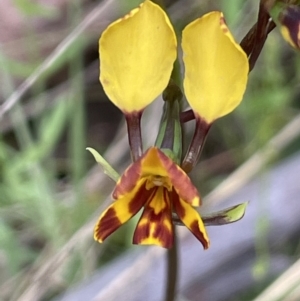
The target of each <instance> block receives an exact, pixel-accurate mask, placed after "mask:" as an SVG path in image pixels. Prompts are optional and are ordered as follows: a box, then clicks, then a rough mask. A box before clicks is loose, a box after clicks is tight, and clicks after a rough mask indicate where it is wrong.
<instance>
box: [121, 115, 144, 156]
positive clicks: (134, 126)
mask: <svg viewBox="0 0 300 301" xmlns="http://www.w3.org/2000/svg"><path fill="white" fill-rule="evenodd" d="M141 117H142V112H141V111H139V112H134V113H130V114H125V118H126V122H127V131H128V140H129V145H130V150H131V157H132V161H133V162H135V161H136V160H137V159H138V158H139V157H140V156H141V155H142V153H143V145H142V135H141Z"/></svg>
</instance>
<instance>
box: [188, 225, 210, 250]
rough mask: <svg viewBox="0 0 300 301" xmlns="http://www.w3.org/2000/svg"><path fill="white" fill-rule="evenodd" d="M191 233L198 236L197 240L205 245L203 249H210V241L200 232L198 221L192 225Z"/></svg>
mask: <svg viewBox="0 0 300 301" xmlns="http://www.w3.org/2000/svg"><path fill="white" fill-rule="evenodd" d="M190 231H191V232H192V233H193V234H194V235H195V236H196V238H197V239H198V240H199V241H200V242H201V243H202V245H203V248H204V249H208V247H209V241H208V240H206V239H205V238H204V236H203V233H202V232H200V230H199V226H198V221H194V222H193V223H192V224H191V229H190Z"/></svg>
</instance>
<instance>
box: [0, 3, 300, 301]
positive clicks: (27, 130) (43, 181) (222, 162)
mask: <svg viewBox="0 0 300 301" xmlns="http://www.w3.org/2000/svg"><path fill="white" fill-rule="evenodd" d="M108 2H109V5H108V4H107V3H108ZM140 2H141V1H137V0H135V1H130V0H114V1H99V0H98V1H95V0H85V1H83V0H75V1H74V0H73V1H70V0H57V1H35V2H33V1H31V0H14V1H10V0H2V1H1V3H0V19H1V20H2V23H3V25H2V26H1V29H0V43H1V44H0V45H1V46H0V85H1V90H0V97H1V103H2V104H3V103H4V104H7V101H8V100H10V99H12V95H13V96H15V98H16V100H17V101H16V102H15V104H14V105H13V106H9V107H8V109H7V110H5V112H3V111H1V110H0V118H1V120H0V131H1V140H0V170H1V174H0V175H1V182H0V300H18V298H19V296H21V295H22V294H23V293H24V292H26V289H28V288H29V287H30V283H31V281H32V279H31V278H30V277H31V275H33V273H34V272H35V271H37V270H39V269H41V268H42V267H44V266H47V264H51V258H53V256H57V254H60V253H59V252H61V251H62V250H66V249H67V250H68V251H67V252H66V253H64V254H65V255H64V256H65V257H64V258H63V259H62V261H61V265H60V267H59V269H58V270H57V271H56V272H55V275H54V276H51V277H50V278H49V281H48V282H47V285H45V288H44V289H43V290H42V291H41V292H40V293H39V294H40V295H38V299H36V300H50V299H51V298H52V297H53V296H55V295H56V294H59V293H61V292H63V291H64V290H66V289H67V288H68V287H70V286H72V285H74V284H75V283H78V282H80V281H81V280H82V279H84V278H86V277H88V276H89V275H92V274H93V272H94V271H95V270H96V269H99V268H101V266H102V265H103V264H106V263H107V262H108V261H110V260H112V259H114V258H115V257H117V256H122V254H123V253H124V251H126V250H128V249H129V248H131V237H132V229H133V227H134V224H132V223H129V224H128V225H126V226H125V227H123V228H122V229H120V230H119V231H118V232H117V233H116V234H114V235H112V237H111V238H110V239H109V240H108V241H107V242H106V243H105V244H103V245H99V244H96V243H94V242H93V239H92V232H91V231H86V229H88V230H90V227H87V223H88V222H89V220H90V218H91V217H92V216H94V214H95V215H96V213H97V212H99V211H97V210H99V209H98V208H99V206H100V204H101V203H102V202H103V201H104V200H105V199H106V198H107V196H109V194H110V191H111V190H112V188H113V185H114V183H113V182H112V181H110V180H108V179H107V178H106V177H105V176H104V175H103V174H102V171H101V169H100V168H99V167H97V166H95V162H94V160H93V158H92V156H91V155H90V154H89V153H88V152H87V151H86V150H85V148H86V147H87V146H90V147H93V148H95V149H97V150H98V151H99V152H100V153H102V154H106V155H105V157H106V158H107V159H108V160H109V161H110V162H111V163H113V164H114V167H115V168H116V170H118V171H119V172H120V173H121V172H122V170H124V167H125V166H126V164H128V162H129V149H128V147H127V146H126V144H124V145H125V147H122V148H120V147H119V148H117V149H116V148H114V145H116V143H117V142H120V138H118V137H124V135H125V131H124V118H123V117H122V115H121V113H120V112H119V111H118V110H117V109H116V108H115V107H114V106H113V105H112V104H111V103H110V102H109V101H108V99H107V98H106V96H105V94H104V92H103V90H102V88H101V85H100V83H99V80H98V76H99V74H98V73H99V66H98V65H99V63H98V39H99V36H100V34H101V31H102V30H103V29H104V28H105V26H106V25H107V24H109V23H110V22H111V21H113V20H115V19H116V18H118V17H119V16H121V15H123V14H125V13H126V12H128V10H129V9H131V8H133V7H135V6H136V5H137V4H138V3H140ZM161 2H164V4H165V5H166V7H167V10H168V12H169V13H170V18H171V20H172V22H173V24H174V25H175V28H176V30H177V33H178V34H180V31H181V29H183V27H184V26H185V25H186V24H187V23H188V22H189V21H191V20H193V19H195V18H196V17H198V16H201V15H203V14H204V13H206V12H208V11H210V10H215V9H216V10H221V11H223V12H224V14H225V18H226V21H227V23H228V25H229V27H230V29H231V30H232V32H233V34H234V36H235V37H236V39H237V40H238V41H240V40H241V39H242V38H243V37H244V35H245V34H246V33H247V31H248V30H249V29H250V28H251V26H252V25H253V24H254V23H255V21H256V18H257V11H258V5H259V1H254V0H252V1H250V0H248V1H245V0H232V1H226V0H223V1H205V0H194V1H192V0H189V1H188V4H186V3H185V1H179V0H178V1H176V0H166V1H163V0H161ZM106 4H107V5H106ZM105 5H106V6H105ZM95 12H97V13H98V17H97V18H94V15H93V14H96V13H95ZM93 18H94V19H93ZM85 27H86V28H85ZM83 28H85V30H83ZM57 47H58V48H57ZM45 60H46V61H45ZM299 68H300V61H299V55H298V54H297V53H296V51H294V50H293V49H292V48H291V47H290V46H289V45H288V44H287V43H286V42H285V41H284V40H283V38H282V36H281V35H280V33H279V31H278V29H275V30H274V31H273V32H272V33H271V34H270V35H269V37H268V40H267V42H266V45H265V47H264V49H263V51H262V53H261V55H260V58H259V59H258V61H257V63H256V66H255V68H254V70H253V71H252V72H251V74H250V79H249V84H248V88H247V92H246V94H245V97H244V100H243V102H242V104H241V105H240V106H239V107H238V109H237V110H235V111H234V112H233V113H232V114H230V115H229V116H226V117H225V118H222V119H221V120H219V121H217V122H216V123H215V124H214V126H213V128H212V130H211V132H210V134H209V137H208V139H207V142H206V146H205V148H204V151H203V154H202V157H201V162H200V163H199V168H196V169H195V171H194V172H193V173H192V176H193V179H194V181H195V183H196V185H198V184H199V183H201V194H202V195H205V194H207V193H208V192H210V191H211V190H212V189H213V188H214V187H216V186H217V185H218V183H220V182H221V181H222V180H223V179H224V178H226V177H227V175H228V174H230V173H231V172H232V171H233V170H235V169H236V168H238V167H239V166H240V165H241V164H242V163H243V162H245V161H246V160H247V159H248V158H249V157H250V156H251V155H252V154H253V153H255V152H256V151H257V150H259V149H260V148H262V147H263V146H265V145H266V144H267V143H268V141H270V139H271V138H272V137H273V136H275V135H276V134H277V133H278V132H279V131H280V130H281V129H282V128H283V127H284V125H286V124H287V123H288V122H289V121H290V120H292V119H293V118H294V117H295V116H296V115H297V114H299V108H300V102H299V96H300V95H299V82H300V72H299ZM24 81H26V82H25V83H26V84H27V87H26V84H25V88H24ZM22 83H23V86H22ZM23 92H24V93H23ZM13 93H15V94H13ZM17 93H20V95H18V94H17ZM19 96H20V97H19ZM3 108H4V106H3V105H2V107H1V109H3ZM156 116H157V115H153V117H152V119H154V118H157V117H156ZM149 118H150V117H149ZM154 123H159V119H157V120H154ZM147 131H149V130H148V129H146V130H145V132H144V142H145V144H147V143H149V142H147V138H146V137H147V136H148V135H149V136H151V135H155V133H150V132H149V133H148V132H147ZM150 131H151V129H150ZM190 135H191V133H190ZM116 137H117V138H116ZM125 141H126V137H125ZM299 149H300V138H299V137H298V138H297V139H295V140H294V141H293V143H292V144H290V145H287V146H286V147H284V151H282V152H281V153H278V154H277V156H276V157H275V159H274V160H275V161H277V162H279V161H280V160H282V159H283V158H285V157H287V156H289V155H291V154H293V153H294V152H296V151H298V150H299ZM95 212H96V213H95ZM256 222H257V221H256ZM81 230H82V231H81ZM78 231H79V232H78ZM80 231H81V232H80ZM262 231H265V230H264V229H262ZM74 234H75V241H74V237H73V238H72V236H73V235H74ZM76 235H77V236H76ZM262 235H263V234H262ZM72 239H73V240H72ZM298 244H299V241H291V244H290V245H289V246H287V247H286V252H287V253H288V254H289V256H291V257H299V245H298ZM68 248H69V249H68ZM266 252H267V251H266ZM262 288H263V287H260V286H259V287H254V288H253V290H252V291H250V292H249V293H248V292H247V293H243V294H242V295H241V296H238V297H237V299H236V300H251V298H252V297H253V295H255V294H258V293H259V292H260V290H262ZM20 300H21V299H20Z"/></svg>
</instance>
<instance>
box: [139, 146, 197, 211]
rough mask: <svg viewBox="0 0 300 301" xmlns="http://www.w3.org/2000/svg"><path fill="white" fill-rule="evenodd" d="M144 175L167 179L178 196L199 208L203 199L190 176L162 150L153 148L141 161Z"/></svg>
mask: <svg viewBox="0 0 300 301" xmlns="http://www.w3.org/2000/svg"><path fill="white" fill-rule="evenodd" d="M141 169H142V175H143V176H147V175H154V176H160V177H162V178H165V184H166V183H167V182H169V185H165V186H166V187H169V190H171V187H172V186H173V187H174V189H175V190H176V192H177V194H179V196H180V197H181V198H183V199H184V200H185V201H186V202H187V203H189V204H191V205H193V206H199V205H200V204H201V199H200V196H199V193H198V191H197V188H196V187H195V186H194V185H193V183H192V181H191V179H190V178H189V176H188V175H187V174H186V173H185V172H184V171H183V170H182V169H181V168H180V167H179V166H178V165H177V164H175V163H174V162H173V161H172V160H171V159H170V158H169V157H168V156H167V155H165V154H164V153H163V152H162V151H161V150H160V149H158V148H156V147H151V148H149V149H148V150H147V152H146V153H145V155H144V157H142V159H141Z"/></svg>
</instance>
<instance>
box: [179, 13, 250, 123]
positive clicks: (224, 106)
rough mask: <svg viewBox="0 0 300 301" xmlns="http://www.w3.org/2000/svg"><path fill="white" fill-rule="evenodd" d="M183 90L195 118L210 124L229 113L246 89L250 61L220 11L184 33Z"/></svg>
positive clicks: (189, 27)
mask: <svg viewBox="0 0 300 301" xmlns="http://www.w3.org/2000/svg"><path fill="white" fill-rule="evenodd" d="M182 49H183V60H184V64H185V78H184V90H185V94H186V97H187V100H188V102H189V104H190V106H191V107H192V109H193V111H194V112H195V113H196V115H199V116H200V117H202V118H204V119H205V120H206V121H207V122H208V123H211V122H213V121H214V120H215V119H217V118H219V117H222V116H224V115H226V114H228V113H230V112H231V111H232V110H234V108H235V107H236V106H238V105H239V103H240V102H241V100H242V97H243V94H244V92H245V89H246V83H247V75H248V69H249V67H248V60H247V56H246V54H245V53H244V51H243V50H242V48H241V47H240V46H239V45H238V44H237V43H236V42H235V41H234V39H233V37H232V35H231V33H230V32H229V29H228V27H227V26H226V24H225V22H224V18H223V14H222V13H221V12H211V13H208V14H206V15H204V16H203V17H202V18H200V19H197V20H195V21H194V22H192V23H190V24H189V25H188V26H187V27H186V28H185V29H184V30H183V33H182Z"/></svg>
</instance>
